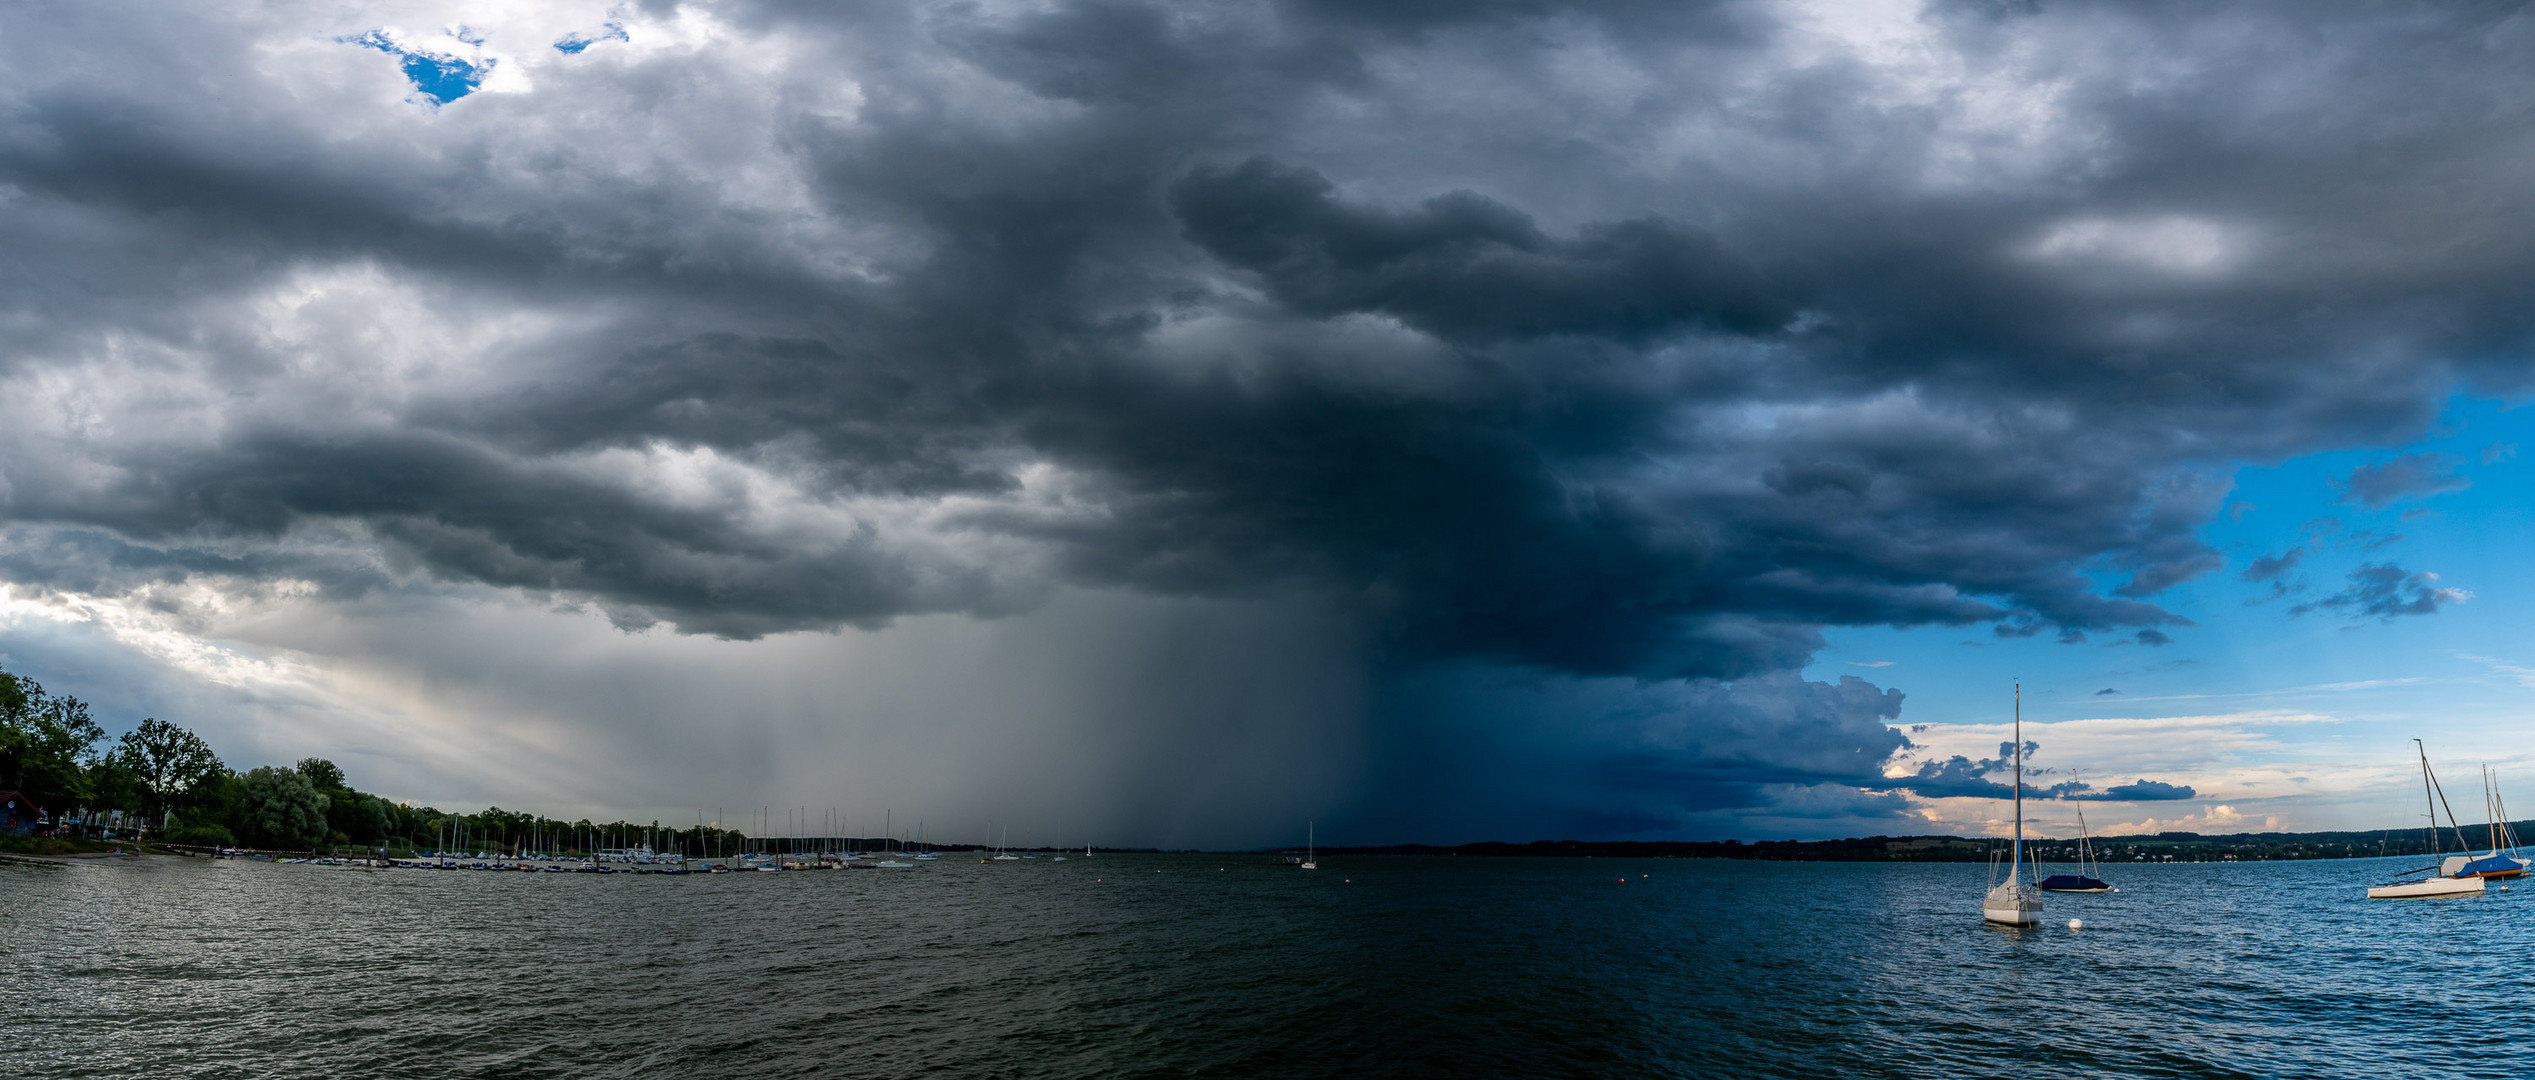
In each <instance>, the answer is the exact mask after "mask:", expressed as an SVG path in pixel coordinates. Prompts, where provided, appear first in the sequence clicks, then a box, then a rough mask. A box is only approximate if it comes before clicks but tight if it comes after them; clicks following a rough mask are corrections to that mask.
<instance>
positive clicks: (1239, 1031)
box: [0, 855, 2535, 1078]
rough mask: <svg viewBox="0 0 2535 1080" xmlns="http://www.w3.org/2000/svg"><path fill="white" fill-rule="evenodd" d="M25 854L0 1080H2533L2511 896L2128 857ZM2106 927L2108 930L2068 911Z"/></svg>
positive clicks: (0, 945) (0, 943)
mask: <svg viewBox="0 0 2535 1080" xmlns="http://www.w3.org/2000/svg"><path fill="white" fill-rule="evenodd" d="M1324 865H1325V866H1327V867H1328V869H1324V870H1322V871H1320V872H1319V873H1316V874H1312V873H1303V872H1300V871H1297V870H1294V869H1293V868H1290V867H1283V866H1277V865H1275V864H1274V863H1273V862H1272V861H1271V860H1269V859H1267V858H1265V857H1262V856H1240V857H1209V856H1185V855H1170V856H1103V857H1099V858H1094V859H1087V860H1086V859H1075V860H1070V861H1068V862H1064V863H1054V862H1048V861H1039V862H1024V863H1018V864H1015V863H998V864H991V865H979V864H976V863H967V862H958V861H955V860H944V861H942V862H940V863H935V864H931V865H928V866H926V867H924V868H923V869H921V870H916V871H901V872H889V871H845V872H812V873H786V874H740V875H730V876H727V877H686V878H660V877H597V876H587V875H570V874H492V873H440V872H428V871H411V870H408V871H396V870H379V871H365V870H346V869H332V868H321V867H307V866H272V865H264V864H250V863H235V862H220V863H211V862H199V861H192V862H189V861H183V860H153V861H147V862H143V863H139V864H112V863H107V864H90V865H74V866H67V867H49V866H48V867H36V866H26V865H21V864H0V1076H26V1077H48V1078H49V1077H77V1076H118V1077H121V1076H153V1077H159V1076H188V1077H192V1076H201V1077H263V1076H276V1075H296V1076H315V1075H344V1076H381V1077H408V1076H411V1077H439V1076H517V1077H537V1076H556V1077H564V1076H571V1077H583V1076H641V1077H649V1076H660V1077H669V1076H679V1077H685V1076H744V1077H754V1076H841V1077H860V1076H909V1075H915V1074H920V1073H925V1074H936V1075H945V1076H1154V1077H1162V1076H1192V1075H1195V1076H1226V1077H1231V1076H1307V1077H1308V1076H1349V1077H1360V1076H1597V1077H1605V1076H1623V1077H1625V1076H1737V1077H1748V1076H1786V1077H1798V1076H1801V1077H1825V1076H1840V1077H1848V1076H1908V1077H1952V1076H1964V1075H2009V1074H2025V1075H2035V1076H2068V1075H2079V1076H2193V1077H2200V1076H2316V1075H2355V1074H2359V1073H2363V1072H2364V1073H2368V1074H2371V1075H2430V1074H2432V1073H2435V1074H2437V1075H2442V1076H2509V1075H2518V1074H2521V1073H2522V1072H2524V1071H2526V1069H2525V1068H2524V1067H2523V1066H2525V1065H2526V1064H2527V1063H2526V1062H2524V1061H2519V1060H2515V1058H2514V1057H2513V1056H2512V1055H2515V1054H2518V1053H2520V1052H2521V1048H2520V1047H2519V1046H2518V1045H2515V1044H2522V1043H2524V1042H2525V1040H2526V1039H2527V1038H2528V1036H2529V1035H2530V1034H2535V1032H2531V1031H2530V1025H2529V1023H2528V1021H2527V1020H2525V1019H2523V1017H2524V1015H2525V1013H2524V1011H2523V1009H2522V1005H2523V1003H2524V1000H2525V994H2524V992H2525V991H2526V990H2527V989H2528V988H2529V986H2530V981H2531V980H2530V976H2529V975H2527V974H2525V965H2524V963H2523V961H2522V960H2521V957H2522V956H2523V955H2524V954H2525V952H2526V948H2527V946H2528V944H2529V941H2530V936H2535V935H2530V933H2529V931H2528V927H2529V925H2530V924H2529V922H2528V918H2529V915H2530V912H2528V911H2522V910H2520V908H2521V906H2522V903H2521V901H2520V900H2519V898H2518V894H2517V893H2515V892H2510V893H2493V894H2491V895H2490V896H2487V897H2483V898H2479V899H2465V900H2442V901H2368V900H2365V899H2363V898H2362V897H2361V890H2362V887H2363V886H2364V885H2365V884H2366V883H2367V882H2369V881H2372V880H2374V877H2372V876H2371V875H2374V874H2379V873H2381V871H2382V869H2383V867H2380V866H2378V865H2377V864H2375V863H2373V862H2357V861H2353V862H2317V863H2273V864H2247V865H2197V866H2118V867H2109V868H2108V869H2113V870H2117V871H2118V874H2117V875H2107V876H2113V877H2115V879H2116V883H2117V884H2119V885H2121V886H2122V888H2123V891H2122V892H2120V893H2118V894H2112V895H2056V894H2055V895H2053V896H2051V897H2050V898H2049V899H2048V901H2047V904H2048V906H2047V908H2046V909H2045V911H2044V916H2045V922H2044V925H2043V926H2042V927H2041V928H2039V929H2031V930H2021V931H2015V930H1999V929H1994V928H1991V927H1988V926H1986V925H1984V924H1983V923H1982V922H1981V919H1980V915H1979V899H1980V894H1981V891H1982V888H1983V885H1984V882H1983V879H1982V876H1981V874H1982V871H1981V868H1979V867H1972V866H1941V865H1901V866H1884V865H1847V864H1773V863H1749V862H1731V863H1729V862H1705V861H1669V860H1647V861H1627V860H1608V859H1579V860H1548V859H1541V860H1528V859H1461V858H1422V859H1412V858H1384V859H1330V860H1325V861H1324ZM2072 917H2074V918H2081V919H2083V920H2084V921H2085V924H2086V928H2085V929H2084V930H2083V931H2075V932H2072V931H2070V930H2068V929H2066V925H2065V924H2066V923H2067V920H2068V919H2070V918H2072Z"/></svg>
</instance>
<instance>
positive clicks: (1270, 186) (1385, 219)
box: [1171, 157, 1795, 343]
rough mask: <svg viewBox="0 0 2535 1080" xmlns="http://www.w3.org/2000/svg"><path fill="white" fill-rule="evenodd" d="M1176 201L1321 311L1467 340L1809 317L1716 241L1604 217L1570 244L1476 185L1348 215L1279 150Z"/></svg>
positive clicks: (1654, 331) (1741, 327)
mask: <svg viewBox="0 0 2535 1080" xmlns="http://www.w3.org/2000/svg"><path fill="white" fill-rule="evenodd" d="M1171 206H1172V209H1173V210H1175V211H1176V212H1177V213H1178V215H1179V218H1180V222H1181V224H1182V226H1183V227H1184V228H1185V229H1186V231H1187V236H1188V238H1189V240H1190V241H1191V242H1193V243H1195V244H1197V245H1198V246H1199V247H1202V248H1205V249H1206V251H1207V252H1208V253H1209V254H1212V255H1213V256H1215V257H1216V258H1217V259H1220V260H1222V261H1223V262H1225V263H1226V264H1228V265H1231V266H1237V267H1240V268H1242V269H1244V270H1249V271H1252V272H1254V273H1256V274H1258V275H1259V276H1260V277H1261V278H1262V279H1264V280H1265V281H1266V282H1267V285H1268V289H1269V292H1270V293H1272V294H1273V295H1274V296H1275V297H1276V299H1277V301H1278V302H1279V303H1280V304H1283V305H1284V306H1285V307H1286V308H1287V309H1289V310H1292V311H1295V312H1297V313H1300V314H1304V315H1309V316H1312V317H1315V318H1328V317H1330V316H1333V315H1346V314H1353V313H1359V312H1380V313H1383V314H1388V315H1393V316H1397V317H1398V318H1399V319H1401V320H1402V321H1404V322H1406V323H1408V324H1409V325H1411V326H1414V327H1416V328H1418V329H1420V330H1424V331H1426V332H1428V333H1431V334H1434V335H1436V336H1438V337H1442V338H1445V339H1447V340H1455V341H1472V342H1482V343H1483V342H1488V341H1493V340H1500V339H1504V338H1515V337H1538V336H1542V335H1548V334H1574V335H1583V336H1593V337H1608V338H1613V339H1617V340H1620V341H1624V342H1632V343H1634V342H1640V341H1644V340H1646V339H1649V338H1652V337H1655V336H1658V335H1661V334H1665V333H1668V332H1672V331H1678V330H1681V329H1684V328H1687V327H1692V326H1701V325H1705V326H1713V327H1717V328H1721V329H1726V330H1732V331H1737V332H1741V333H1747V334H1748V333H1765V332H1768V331H1773V330H1777V329H1779V328H1782V327H1784V326H1785V325H1786V323H1787V320H1788V319H1790V318H1792V317H1794V315H1795V307H1794V305H1793V304H1792V303H1789V302H1788V301H1787V300H1786V299H1784V298H1781V297H1777V296H1774V295H1772V290H1771V289H1770V288H1769V287H1768V286H1767V285H1766V284H1764V283H1762V282H1761V281H1759V280H1757V276H1756V275H1755V274H1754V273H1753V272H1752V270H1751V268H1750V267H1748V266H1744V265H1742V264H1741V263H1740V262H1739V261H1738V260H1736V259H1735V258H1734V257H1732V256H1731V255H1728V254H1726V253H1725V252H1723V251H1721V250H1719V248H1718V246H1717V242H1716V238H1715V237H1712V236H1709V235H1708V234H1706V233H1704V232H1701V231H1699V230H1697V229H1691V228H1687V227H1684V226H1682V225H1679V224H1677V223H1674V222H1670V221H1665V220H1663V219H1661V218H1651V217H1650V218H1639V219H1636V220H1632V221H1617V222H1595V223H1591V224H1588V225H1586V226H1585V228H1584V231H1583V232H1582V233H1581V234H1580V235H1578V236H1576V237H1575V238H1574V239H1570V240H1559V239H1553V238H1551V237H1548V236H1544V235H1542V234H1541V231H1540V227H1539V226H1538V225H1537V224H1535V223H1534V222H1533V221H1532V219H1531V217H1530V216H1529V215H1526V214H1524V213H1522V212H1521V211H1518V210H1515V209H1513V208H1512V207H1509V206H1506V205H1504V204H1503V203H1499V202H1497V201H1495V200H1493V199H1489V198H1487V197H1485V196H1482V195H1478V194H1475V193H1472V192H1467V191H1455V192H1451V193H1448V194H1444V195H1437V196H1434V197H1431V198H1428V199H1426V200H1425V201H1423V202H1422V203H1420V204H1419V205H1418V206H1417V208H1416V209H1414V210H1408V211H1384V210H1379V209H1371V208H1365V207H1355V206H1348V205H1346V204H1344V203H1341V202H1339V201H1338V200H1337V199H1336V198H1335V185H1332V184H1331V183H1330V182H1329V181H1328V179H1327V178H1325V177H1322V176H1321V175H1320V174H1319V173H1316V172H1313V171H1311V170H1310V169H1300V168H1289V167H1286V166H1282V165H1279V164H1278V163H1277V162H1275V161H1271V160H1269V159H1267V158H1263V157H1260V158H1252V159H1250V160H1249V161H1246V162H1243V163H1242V164H1241V165H1239V166H1238V167H1235V168H1229V169H1226V168H1216V167H1200V168H1198V169H1196V170H1195V171H1192V172H1190V173H1189V174H1188V175H1187V176H1185V177H1182V178H1181V179H1180V180H1179V182H1177V183H1176V184H1173V185H1172V187H1171Z"/></svg>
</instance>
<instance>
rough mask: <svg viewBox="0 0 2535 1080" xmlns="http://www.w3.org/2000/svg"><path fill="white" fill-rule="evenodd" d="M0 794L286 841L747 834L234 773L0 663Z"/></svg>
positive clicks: (260, 770)
mask: <svg viewBox="0 0 2535 1080" xmlns="http://www.w3.org/2000/svg"><path fill="white" fill-rule="evenodd" d="M0 790H14V791H17V792H18V793H20V794H21V795H23V796H24V797H25V798H26V799H27V801H29V802H32V803H34V804H35V805H36V806H38V807H40V808H42V809H43V811H44V812H45V813H46V814H47V815H49V816H50V817H51V819H52V820H53V821H54V822H56V823H60V822H62V821H63V820H65V819H66V818H73V817H76V818H81V819H84V820H89V821H94V820H96V819H97V818H98V817H99V816H100V815H101V814H104V813H107V812H112V811H121V812H123V813H124V814H125V815H127V819H137V820H138V821H140V822H142V823H144V824H143V826H142V828H143V829H145V830H146V831H147V832H149V833H150V834H152V835H153V837H154V838H156V839H157V840H159V841H161V842H164V843H170V844H196V845H203V846H218V847H232V846H241V845H243V846H248V847H259V848H271V849H277V850H288V851H310V850H315V849H318V848H321V847H357V848H365V849H366V848H382V847H385V848H405V849H409V850H423V849H429V850H438V849H442V848H447V847H457V846H460V845H464V846H465V847H466V848H468V849H469V850H477V851H514V852H515V851H520V850H524V849H526V848H528V847H529V846H531V845H534V846H536V847H537V848H538V849H539V850H545V851H573V852H577V851H584V850H588V849H590V848H594V847H628V846H632V845H636V844H642V843H651V844H653V845H654V846H655V847H657V848H660V849H663V850H684V851H686V852H687V853H688V854H690V855H697V856H705V855H714V854H728V853H731V852H735V851H737V850H741V849H742V848H743V847H744V845H745V843H746V837H744V836H743V835H742V834H740V833H738V832H737V831H735V830H724V829H718V828H700V829H669V828H663V827H661V825H660V823H659V822H651V823H649V824H647V825H646V824H642V823H637V822H627V821H615V822H605V823H598V822H592V821H589V820H586V819H584V820H579V821H561V820H557V819H552V818H546V817H542V816H539V815H535V814H526V813H517V812H511V811H505V810H502V809H500V808H492V809H487V810H485V811H483V812H481V813H473V814H461V813H452V812H448V811H443V810H440V809H438V808H436V807H430V806H414V805H411V804H408V803H400V802H397V801H394V800H391V799H388V798H385V797H383V796H379V795H373V794H370V793H368V792H364V791H359V790H356V789H355V788H353V787H352V785H351V783H350V781H349V780H348V779H347V778H346V777H345V776H344V773H343V770H342V769H341V768H338V767H337V766H336V765H335V763H334V762H331V761H328V760H326V759H324V758H305V759H302V760H301V761H300V762H299V763H298V764H296V765H288V766H283V765H263V766H258V767H256V768H253V769H249V770H246V771H244V772H239V771H237V770H234V769H231V768H230V767H229V766H228V765H227V764H225V763H224V762H222V761H221V760H220V756H219V755H218V754H216V753H214V752H213V751H212V748H211V746H210V744H209V743H207V742H204V741H203V739H202V738H201V737H200V736H198V735H195V734H194V733H193V732H191V731H187V730H185V729H184V728H182V727H179V726H177V725H175V724H171V723H168V722H166V721H163V720H160V719H158V718H157V717H151V718H149V719H147V720H143V721H141V723H140V724H139V726H137V727H135V728H133V729H132V730H131V731H128V732H125V733H124V734H123V735H122V736H121V737H119V738H116V739H112V740H109V739H108V738H107V737H106V733H105V729H104V728H103V727H101V726H99V725H98V723H97V722H96V720H95V719H94V718H93V717H91V716H90V715H89V710H88V705H87V703H86V702H83V701H81V700H79V699H78V698H76V697H72V696H70V695H68V694H55V693H51V692H49V691H47V690H45V689H44V686H43V684H41V683H39V682H37V681H36V680H34V679H32V678H29V677H27V676H25V675H19V674H14V673H11V672H9V671H7V670H5V669H0ZM57 827H58V824H57Z"/></svg>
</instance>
